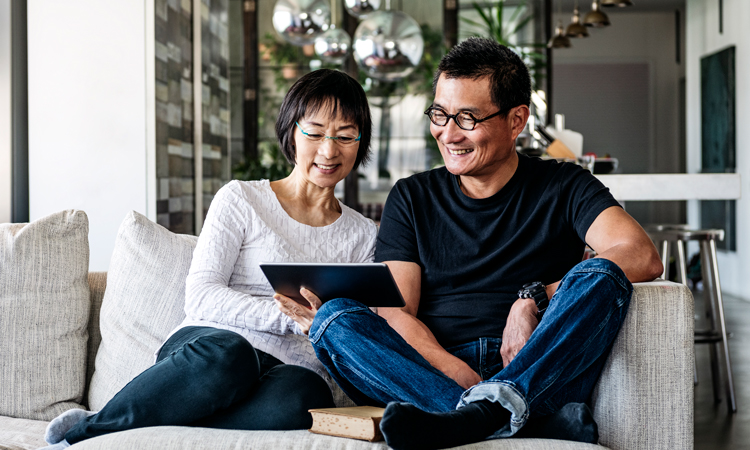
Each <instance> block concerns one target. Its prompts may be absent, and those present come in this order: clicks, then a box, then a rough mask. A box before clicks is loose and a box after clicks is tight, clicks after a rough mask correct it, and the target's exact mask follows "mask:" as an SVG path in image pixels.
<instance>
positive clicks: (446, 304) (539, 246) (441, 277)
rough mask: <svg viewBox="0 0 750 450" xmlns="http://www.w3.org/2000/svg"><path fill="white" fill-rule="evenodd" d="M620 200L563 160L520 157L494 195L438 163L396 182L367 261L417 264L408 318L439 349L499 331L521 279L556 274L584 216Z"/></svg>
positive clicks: (571, 253)
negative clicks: (417, 283) (478, 191)
mask: <svg viewBox="0 0 750 450" xmlns="http://www.w3.org/2000/svg"><path fill="white" fill-rule="evenodd" d="M610 206H619V204H618V203H617V201H616V200H615V199H614V198H613V197H612V195H611V194H610V193H609V189H607V188H606V187H605V186H604V185H603V184H602V183H601V182H600V181H599V180H597V179H596V178H595V177H594V176H593V175H591V173H590V172H588V171H586V170H585V169H583V168H581V167H580V166H578V165H575V164H571V163H558V162H556V161H554V160H545V161H543V160H541V159H538V158H528V157H525V156H523V155H519V163H518V169H517V170H516V173H515V174H514V175H513V177H512V178H511V179H510V181H508V183H507V184H506V185H505V186H504V187H503V188H502V189H501V190H500V191H499V192H498V193H497V194H495V195H493V196H492V197H489V198H485V199H473V198H470V197H467V196H466V195H465V194H464V193H463V192H462V191H461V188H460V187H459V185H458V178H457V177H456V176H455V175H452V174H451V173H450V172H448V170H447V169H445V168H444V167H443V168H439V169H434V170H430V171H427V172H423V173H419V174H416V175H413V176H411V177H409V178H405V179H402V180H400V181H398V182H397V183H396V185H395V186H394V187H393V189H392V190H391V193H390V194H389V196H388V201H387V202H386V204H385V208H384V210H383V217H382V220H381V223H380V232H379V233H378V240H377V246H376V248H375V261H379V262H380V261H409V262H414V263H417V264H419V266H420V267H421V269H422V292H421V298H420V302H419V311H418V313H417V317H418V318H419V319H420V320H421V321H422V322H423V323H424V324H425V325H427V327H429V328H430V330H431V331H432V332H433V334H434V335H435V337H436V338H437V340H438V342H439V343H440V344H441V345H442V346H443V347H450V346H452V345H457V344H462V343H465V342H470V341H472V340H475V339H478V338H480V337H502V334H503V329H504V327H505V321H506V318H507V317H508V313H509V312H510V307H511V305H512V304H513V302H515V301H516V300H517V298H518V296H517V293H518V290H519V289H520V288H521V286H522V285H523V284H524V283H528V282H531V281H541V282H543V283H544V284H548V283H553V282H555V281H558V280H560V279H561V278H562V277H563V276H564V275H565V274H566V273H567V272H568V271H569V270H570V269H571V268H573V266H574V265H576V264H577V263H579V262H580V261H581V259H582V256H583V252H584V248H585V243H584V238H585V236H586V232H587V231H588V229H589V226H590V225H591V223H592V222H593V221H594V219H596V217H597V216H598V215H599V214H600V213H601V212H602V211H604V210H605V209H607V208H609V207H610Z"/></svg>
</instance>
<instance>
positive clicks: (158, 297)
mask: <svg viewBox="0 0 750 450" xmlns="http://www.w3.org/2000/svg"><path fill="white" fill-rule="evenodd" d="M197 241H198V238H197V237H195V236H187V235H178V234H174V233H172V232H170V231H169V230H167V229H166V228H164V227H162V226H160V225H157V224H155V223H154V222H152V221H150V220H149V219H148V218H146V217H145V216H143V215H141V214H138V213H137V212H131V213H129V214H128V215H127V217H125V220H124V221H123V222H122V225H120V229H119V231H118V233H117V240H116V241H115V249H114V251H113V253H112V260H111V261H110V265H109V272H108V274H107V290H106V291H105V293H104V300H103V303H102V309H101V319H100V327H101V335H102V341H101V344H100V345H99V351H98V352H97V355H96V363H95V364H96V365H95V367H94V375H93V377H92V379H91V386H90V388H89V398H88V401H89V409H91V410H94V411H98V410H100V409H101V408H102V407H103V406H104V405H105V404H106V403H107V402H108V401H109V400H110V399H111V398H112V397H113V396H114V395H115V394H116V393H117V392H118V391H120V389H122V388H123V387H124V386H125V385H126V384H127V383H128V382H130V380H132V379H133V378H135V377H136V376H137V375H138V374H140V373H141V372H143V371H144V370H145V369H147V368H148V367H150V366H151V365H153V363H154V353H155V352H156V350H158V349H159V348H160V347H161V345H162V343H163V342H164V340H165V339H166V337H167V336H168V334H169V332H170V331H172V330H173V329H174V328H175V327H176V326H177V325H179V324H180V322H182V320H183V319H184V317H185V313H184V306H185V279H186V278H187V274H188V270H189V269H190V261H191V260H192V257H193V249H194V248H195V244H196V242H197Z"/></svg>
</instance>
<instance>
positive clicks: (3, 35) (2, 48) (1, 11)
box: [0, 0, 11, 223]
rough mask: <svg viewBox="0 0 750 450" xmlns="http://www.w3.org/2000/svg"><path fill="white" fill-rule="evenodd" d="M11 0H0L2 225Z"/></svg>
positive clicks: (0, 216)
mask: <svg viewBox="0 0 750 450" xmlns="http://www.w3.org/2000/svg"><path fill="white" fill-rule="evenodd" d="M10 63H11V50H10V0H0V223H6V222H10V217H11V203H10V201H11V184H10V182H11V179H10V168H11V159H10V155H11V134H10V132H11V117H10V108H11V104H10V92H11V82H10Z"/></svg>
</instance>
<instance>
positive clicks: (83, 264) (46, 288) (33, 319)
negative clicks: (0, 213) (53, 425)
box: [0, 210, 89, 420]
mask: <svg viewBox="0 0 750 450" xmlns="http://www.w3.org/2000/svg"><path fill="white" fill-rule="evenodd" d="M88 233H89V221H88V217H86V213H84V212H83V211H76V210H67V211H62V212H59V213H55V214H52V215H49V216H47V217H43V218H41V219H39V220H36V221H34V222H32V223H29V224H2V225H0V416H10V417H17V418H23V419H35V420H50V419H52V418H54V417H55V416H57V415H58V414H60V413H62V412H63V411H66V410H68V409H71V408H80V407H81V405H80V402H81V400H82V397H83V390H84V384H85V381H86V341H87V339H88V333H87V331H86V330H87V327H86V325H87V323H88V317H89V284H88V280H87V275H88V269H89V243H88Z"/></svg>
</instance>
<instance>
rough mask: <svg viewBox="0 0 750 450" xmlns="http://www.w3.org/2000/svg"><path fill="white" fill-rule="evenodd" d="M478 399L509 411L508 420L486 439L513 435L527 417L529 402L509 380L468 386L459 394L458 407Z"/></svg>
mask: <svg viewBox="0 0 750 450" xmlns="http://www.w3.org/2000/svg"><path fill="white" fill-rule="evenodd" d="M479 400H489V401H491V402H497V403H500V404H501V405H503V408H505V409H507V410H508V411H510V412H511V417H510V422H509V423H506V424H503V426H502V428H500V429H499V430H498V431H496V432H495V433H494V434H493V435H492V436H490V437H488V438H487V439H499V438H507V437H510V436H513V435H514V434H516V433H517V432H518V430H520V429H521V427H523V426H524V424H525V423H526V420H527V419H528V418H529V404H528V403H527V402H526V399H525V398H524V396H523V395H522V394H521V393H520V392H519V391H518V390H517V389H516V386H515V384H514V383H513V382H511V381H494V380H490V381H483V382H481V383H479V384H478V385H476V386H474V387H472V388H470V389H469V390H468V391H466V392H464V393H463V394H462V395H461V400H459V402H458V406H457V407H456V408H457V409H458V408H462V407H464V406H466V405H468V404H469V403H472V402H476V401H479Z"/></svg>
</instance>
